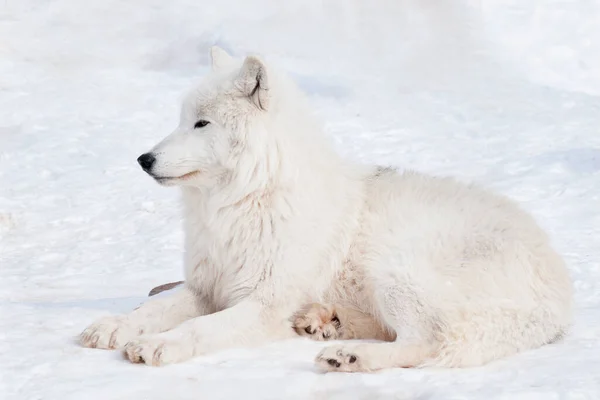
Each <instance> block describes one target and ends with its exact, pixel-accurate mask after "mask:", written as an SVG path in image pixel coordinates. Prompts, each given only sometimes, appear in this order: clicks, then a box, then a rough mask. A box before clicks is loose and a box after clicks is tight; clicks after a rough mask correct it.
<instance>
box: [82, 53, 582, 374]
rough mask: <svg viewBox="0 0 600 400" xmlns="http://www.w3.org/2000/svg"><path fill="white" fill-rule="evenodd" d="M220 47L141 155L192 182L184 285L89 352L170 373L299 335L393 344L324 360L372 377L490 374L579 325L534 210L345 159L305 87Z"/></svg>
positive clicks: (109, 321)
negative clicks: (194, 361)
mask: <svg viewBox="0 0 600 400" xmlns="http://www.w3.org/2000/svg"><path fill="white" fill-rule="evenodd" d="M211 55H212V66H213V71H212V72H211V73H210V74H209V76H208V77H207V78H206V79H205V80H204V81H203V82H202V83H201V84H200V85H199V86H197V87H196V88H194V89H193V90H192V91H191V92H190V93H189V94H188V95H187V97H186V99H185V101H184V103H183V108H182V110H181V119H180V123H179V126H178V127H177V128H176V129H175V131H174V132H173V133H172V134H171V135H169V136H167V137H166V138H165V139H164V140H163V141H162V142H160V143H158V144H157V145H156V146H155V147H154V148H153V149H151V150H150V151H149V152H147V153H145V154H143V155H141V156H140V157H139V159H138V162H139V164H140V165H141V167H142V168H143V169H144V171H146V172H147V173H148V174H149V175H150V176H151V177H152V178H154V180H156V182H158V183H160V184H161V185H164V186H179V187H180V188H181V191H182V194H183V212H184V231H185V284H184V285H183V286H182V287H181V288H180V289H179V290H176V291H172V292H174V293H167V295H165V296H163V295H161V296H158V297H159V298H152V299H150V300H149V301H148V302H146V303H145V304H143V305H142V306H140V307H139V308H138V309H136V310H134V311H133V312H131V313H130V314H127V315H121V316H113V317H107V318H104V319H101V320H99V321H97V322H96V323H94V324H92V325H91V326H90V327H88V328H87V329H86V330H85V331H84V332H83V333H82V334H81V340H82V343H83V345H84V346H87V347H95V348H105V349H116V348H123V349H124V352H125V354H126V356H127V357H128V358H129V360H131V361H132V362H136V363H140V362H143V363H146V364H148V365H165V364H171V363H178V362H182V361H185V360H188V359H190V358H192V357H195V356H199V355H202V354H206V353H208V352H214V351H218V350H221V349H226V348H232V347H240V346H256V345H260V344H264V343H267V342H272V341H275V340H279V339H283V338H289V337H291V336H295V335H296V332H298V333H301V334H304V335H305V336H311V337H314V336H315V335H318V337H314V338H315V339H321V340H326V339H345V338H355V337H358V338H360V337H373V338H376V339H381V341H379V342H372V343H365V342H362V343H361V342H359V344H356V343H351V342H348V343H347V344H344V342H342V344H336V345H332V346H330V347H326V348H325V349H324V350H323V351H322V352H321V353H320V354H318V355H317V357H316V363H317V365H318V366H319V367H320V368H322V369H323V370H326V371H347V372H355V371H373V370H379V369H383V368H390V367H412V366H414V367H419V366H428V365H435V366H447V367H466V366H477V365H481V364H484V363H487V362H490V361H492V360H495V359H498V358H501V357H505V356H509V355H511V354H514V353H517V352H519V351H523V350H527V349H533V348H536V347H539V346H542V345H544V344H546V343H550V342H552V341H554V340H555V339H557V338H559V337H560V336H561V335H562V334H563V333H564V332H565V330H566V329H567V328H568V326H569V325H570V322H571V313H572V312H571V308H572V286H571V281H570V278H569V274H568V272H567V269H566V268H565V264H564V263H563V260H562V259H561V257H560V256H559V255H558V254H557V253H556V252H555V251H554V250H553V249H552V248H551V246H550V244H549V240H548V238H547V237H546V235H545V234H544V232H543V231H542V230H541V229H540V228H539V227H538V226H537V225H536V223H535V222H534V220H533V218H532V217H531V216H530V215H528V214H527V213H525V212H523V211H521V210H520V209H519V208H518V207H517V206H516V205H514V204H513V203H512V202H511V201H509V200H507V199H505V198H503V197H501V196H498V195H495V194H491V193H488V192H487V191H484V190H482V189H480V188H478V187H475V186H469V185H463V184H460V183H458V182H456V181H454V180H452V179H441V178H435V177H430V176H425V175H422V174H419V173H416V172H403V173H399V172H396V171H395V170H393V169H389V168H381V167H370V166H360V165H354V164H352V163H350V162H347V161H344V160H342V159H341V158H340V157H339V156H338V155H336V154H335V153H334V152H333V151H332V149H331V148H330V146H329V145H328V143H327V141H326V140H325V138H324V136H323V134H322V132H321V130H320V127H319V124H318V123H316V122H315V119H313V117H312V116H311V110H310V108H309V106H308V104H307V102H306V101H305V98H304V97H303V95H302V94H301V93H300V92H299V90H298V89H297V88H296V87H295V85H294V84H293V82H292V81H291V80H290V79H289V78H287V77H286V76H285V75H283V74H280V73H279V72H278V71H277V70H276V69H273V68H271V67H270V66H269V65H267V64H266V63H265V62H264V61H262V60H261V59H260V58H258V57H255V56H248V57H247V58H245V59H244V60H243V61H242V60H240V61H238V60H236V59H234V58H232V57H231V56H229V55H228V54H227V53H225V51H223V50H222V49H219V48H213V49H211ZM290 318H291V321H290ZM293 328H295V330H294V329H293ZM303 332H304V333H303Z"/></svg>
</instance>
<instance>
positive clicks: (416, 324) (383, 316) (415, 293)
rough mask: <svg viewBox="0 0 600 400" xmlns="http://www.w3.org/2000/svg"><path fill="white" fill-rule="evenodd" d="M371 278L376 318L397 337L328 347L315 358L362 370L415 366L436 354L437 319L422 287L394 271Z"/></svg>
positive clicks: (333, 367) (324, 365)
mask: <svg viewBox="0 0 600 400" xmlns="http://www.w3.org/2000/svg"><path fill="white" fill-rule="evenodd" d="M384 272H385V271H384ZM392 272H393V271H392ZM372 282H373V283H374V286H373V297H374V299H373V300H374V304H375V306H376V309H377V311H378V314H379V315H378V318H377V319H378V320H379V321H381V322H382V323H383V325H384V326H386V327H387V328H388V329H389V330H391V331H393V332H394V333H395V334H396V340H395V341H394V342H393V343H365V344H356V345H355V344H352V345H350V344H348V345H336V346H330V347H327V348H325V349H324V350H323V351H321V353H319V355H317V358H316V360H315V361H316V363H317V366H318V367H320V368H321V369H324V370H325V371H344V372H362V371H375V370H380V369H384V368H393V367H404V368H406V367H416V366H420V365H422V364H424V363H426V362H427V360H429V359H430V358H432V357H435V355H436V353H437V351H438V350H439V342H438V341H437V340H436V332H437V331H438V330H439V322H438V319H437V318H436V314H435V311H434V310H433V309H432V307H430V306H429V305H428V302H427V301H426V299H425V298H423V297H422V293H423V290H421V287H419V285H417V284H415V283H414V282H408V281H406V280H404V279H400V278H399V277H398V276H397V275H394V274H393V273H386V274H384V275H382V279H379V280H377V279H372Z"/></svg>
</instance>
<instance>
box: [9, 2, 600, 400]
mask: <svg viewBox="0 0 600 400" xmlns="http://www.w3.org/2000/svg"><path fill="white" fill-rule="evenodd" d="M215 43H217V44H220V45H222V46H223V47H225V48H227V49H229V50H231V51H233V52H234V53H236V54H238V55H243V54H245V53H246V52H260V53H262V54H265V55H266V56H267V57H268V58H269V59H271V60H273V61H274V62H276V63H278V64H279V65H281V66H282V67H283V68H286V69H287V70H288V71H290V73H291V74H292V75H293V76H294V77H295V78H296V79H297V80H298V82H299V84H300V85H301V86H302V87H303V88H304V89H305V90H306V91H307V92H308V93H309V94H310V96H311V99H312V101H313V102H314V104H315V109H316V110H317V112H318V113H319V115H320V117H321V118H322V120H323V121H324V125H325V129H326V132H327V134H328V135H330V136H331V138H332V140H333V142H334V143H335V146H336V148H337V149H338V151H340V152H341V153H343V154H345V155H346V156H348V157H350V158H352V159H355V160H359V161H361V162H372V163H378V164H390V165H395V166H398V167H409V168H415V169H419V170H422V171H426V172H430V173H435V174H440V175H453V176H456V177H458V178H460V179H462V180H465V181H475V182H479V183H480V184H483V185H485V186H487V187H489V188H492V189H494V190H497V191H499V192H502V193H504V194H507V195H509V196H510V197H512V198H513V199H515V200H517V201H518V202H519V203H520V204H521V205H522V206H523V207H525V208H526V209H528V210H530V211H531V212H532V213H533V214H534V215H535V217H536V218H537V219H538V221H539V222H540V224H542V226H544V228H546V229H547V230H548V232H549V234H550V236H551V238H552V240H553V242H554V243H555V246H556V248H557V249H558V250H559V251H560V252H561V254H563V255H564V257H565V259H566V260H567V262H568V265H569V268H570V271H571V273H572V277H573V279H574V281H575V287H576V305H577V309H576V323H575V326H574V327H573V330H572V332H571V333H570V334H569V335H568V336H567V337H566V338H565V340H564V341H562V342H560V343H557V344H554V345H549V346H545V347H543V348H541V349H538V350H535V351H530V352H526V353H523V354H520V355H517V356H515V357H511V358H509V359H505V360H500V361H498V362H495V363H492V364H490V365H488V366H485V367H482V368H474V369H464V370H441V369H428V370H410V369H406V370H389V371H383V372H380V373H375V374H349V375H345V374H337V373H332V374H321V373H318V372H317V371H316V370H315V369H314V368H313V365H312V359H313V357H314V355H316V353H317V352H318V350H319V348H320V347H321V346H322V344H317V343H312V342H308V341H305V340H302V339H297V340H291V341H287V342H283V343H274V344H272V345H269V346H266V347H264V348H260V349H232V350H228V351H224V352H220V353H215V354H211V355H209V356H205V357H199V358H197V359H194V360H192V361H190V362H187V363H184V364H179V365H174V366H168V367H164V368H150V367H146V366H141V365H132V364H130V363H128V362H126V361H124V360H123V359H122V357H121V356H120V354H119V353H118V352H108V351H101V350H91V349H84V348H81V347H80V346H79V345H78V344H77V342H76V336H77V335H78V334H79V333H80V332H81V331H82V330H83V329H84V328H85V327H86V326H87V325H88V324H89V323H91V322H92V321H94V320H95V319H97V318H98V317H101V316H103V315H107V314H110V313H117V312H127V311H129V310H131V309H132V308H133V307H135V306H136V305H137V304H139V303H140V302H142V301H143V300H144V299H145V296H146V295H147V293H148V291H149V290H150V289H151V288H152V287H154V286H156V285H159V284H162V283H165V282H171V281H175V280H179V279H181V277H182V265H181V259H182V257H181V252H182V233H181V229H180V217H179V211H178V207H177V206H176V205H177V204H178V203H177V202H178V193H177V191H176V190H174V189H165V188H162V187H159V186H158V185H156V184H155V183H154V182H152V181H151V179H149V178H148V177H147V176H145V174H144V173H143V172H142V171H141V170H140V169H139V167H138V166H137V165H136V162H135V159H136V158H137V156H138V155H139V154H141V153H142V152H143V151H145V150H146V149H148V148H149V147H150V146H152V145H153V144H155V143H156V142H157V141H158V140H159V139H161V138H162V137H163V136H165V135H166V134H168V133H169V132H170V130H171V129H173V128H174V126H175V124H176V121H177V118H178V112H179V110H178V108H179V100H180V99H181V96H182V94H183V92H184V91H185V90H186V89H187V88H188V87H189V86H190V85H191V84H192V83H193V82H194V81H195V80H197V79H198V78H199V77H201V76H202V74H203V73H204V72H205V71H206V69H207V62H208V57H207V48H208V46H210V45H212V44H215ZM599 127H600V2H598V1H597V0H545V1H542V0H531V1H529V2H524V1H522V0H504V1H503V0H481V1H474V0H472V1H470V2H468V3H465V4H460V3H459V1H458V0H453V1H450V0H447V1H444V0H437V1H432V0H428V1H425V0H401V1H399V0H381V1H378V2H361V1H358V0H331V1H327V2H321V1H317V0H306V1H302V0H288V1H285V2H283V1H276V0H256V1H252V2H249V1H244V0H222V1H202V2H200V1H194V0H170V1H168V2H164V1H161V0H129V1H126V2H125V1H117V0H105V1H100V0H93V1H85V2H84V1H79V0H5V1H3V2H0V354H1V355H2V363H1V364H0V398H2V399H6V400H12V399H19V400H22V399H23V400H24V399H27V400H29V399H61V400H68V399H92V400H93V399H165V398H167V399H211V400H212V399H232V398H234V399H237V398H244V399H283V398H285V399H305V398H310V399H544V400H552V399H557V400H558V399H568V400H576V399H598V398H600V375H599V374H598V371H600V345H599V339H600V307H599V306H600V261H599V260H600V246H598V238H599V237H600V128H599Z"/></svg>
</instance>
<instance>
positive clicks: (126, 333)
mask: <svg viewBox="0 0 600 400" xmlns="http://www.w3.org/2000/svg"><path fill="white" fill-rule="evenodd" d="M209 312H212V310H210V308H209V306H208V304H207V303H206V302H204V301H202V299H201V298H199V296H197V295H196V294H195V293H194V292H193V291H192V290H190V289H188V288H187V287H185V286H184V287H183V288H181V289H179V290H177V291H175V293H173V294H171V295H170V296H164V297H163V298H156V299H152V300H149V301H147V302H146V303H144V304H142V305H141V306H140V307H138V308H136V309H135V310H134V311H133V312H131V313H129V314H127V315H115V316H109V317H104V318H101V319H100V320H98V321H96V322H94V323H93V324H92V325H90V326H89V327H88V328H87V329H85V330H84V331H83V332H82V333H81V335H80V341H81V344H82V345H83V346H85V347H92V348H98V349H118V348H122V347H123V346H124V345H125V344H126V343H127V342H129V341H130V340H132V339H134V338H136V337H138V336H139V335H141V334H148V333H158V332H164V331H166V330H169V329H171V328H173V327H174V326H177V325H179V324H180V323H182V322H184V321H186V320H188V319H190V318H193V317H197V316H198V315H202V314H206V313H209Z"/></svg>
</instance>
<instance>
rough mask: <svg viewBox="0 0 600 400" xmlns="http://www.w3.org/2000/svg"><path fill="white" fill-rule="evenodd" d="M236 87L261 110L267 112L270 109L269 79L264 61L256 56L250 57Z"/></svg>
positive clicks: (236, 82)
mask: <svg viewBox="0 0 600 400" xmlns="http://www.w3.org/2000/svg"><path fill="white" fill-rule="evenodd" d="M235 86H236V87H237V88H238V90H240V91H241V92H242V94H244V95H245V96H248V97H250V99H251V100H252V102H253V103H254V104H255V105H256V107H258V108H259V109H261V110H263V111H266V110H267V109H268V108H269V99H270V93H269V79H268V76H267V68H266V66H265V64H264V63H263V62H262V60H261V59H260V58H258V57H255V56H248V57H246V59H245V60H244V65H242V69H241V71H240V74H239V75H238V77H237V79H236V80H235Z"/></svg>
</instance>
